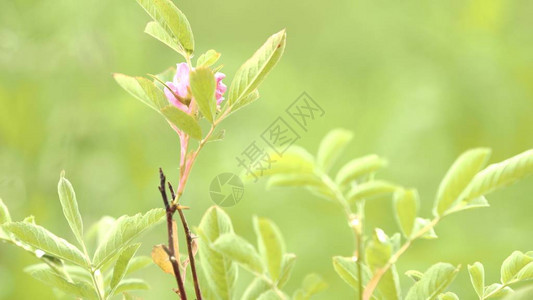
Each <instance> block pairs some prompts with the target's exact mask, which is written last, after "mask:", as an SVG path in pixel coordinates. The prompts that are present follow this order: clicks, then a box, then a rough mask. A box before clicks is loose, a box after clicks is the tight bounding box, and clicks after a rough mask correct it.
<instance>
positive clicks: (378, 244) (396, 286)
mask: <svg viewBox="0 0 533 300" xmlns="http://www.w3.org/2000/svg"><path fill="white" fill-rule="evenodd" d="M392 252H393V245H392V243H391V242H390V239H389V237H388V236H387V235H386V234H385V232H383V230H381V229H379V228H377V229H376V230H375V231H374V234H373V236H372V240H370V241H369V242H368V244H367V246H366V248H365V258H366V263H367V265H368V267H369V268H370V270H371V271H372V272H373V273H374V272H376V271H377V270H379V269H381V268H383V267H384V266H385V265H386V264H387V262H388V261H389V259H390V257H391V255H392ZM376 291H377V292H378V293H379V294H380V295H381V298H380V299H400V295H401V291H400V283H399V278H398V272H397V271H396V266H395V265H392V266H391V267H390V268H389V270H388V271H387V272H385V274H384V275H383V276H382V277H381V280H380V281H379V283H378V286H377V288H376Z"/></svg>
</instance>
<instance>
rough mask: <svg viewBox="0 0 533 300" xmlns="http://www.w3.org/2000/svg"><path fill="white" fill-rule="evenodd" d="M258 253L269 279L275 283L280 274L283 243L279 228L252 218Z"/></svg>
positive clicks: (264, 220)
mask: <svg viewBox="0 0 533 300" xmlns="http://www.w3.org/2000/svg"><path fill="white" fill-rule="evenodd" d="M253 223H254V230H255V234H256V235H257V245H258V248H259V253H260V254H261V257H262V258H263V261H264V263H265V265H266V266H267V270H268V273H269V274H270V278H271V279H272V280H273V281H277V280H278V278H279V276H280V273H281V265H282V260H283V254H284V253H285V243H284V242H283V237H282V235H281V232H280V230H279V228H278V227H277V226H276V224H274V223H273V222H272V221H270V220H268V219H266V218H259V217H255V216H254V218H253Z"/></svg>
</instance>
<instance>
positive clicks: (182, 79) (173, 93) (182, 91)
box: [164, 63, 227, 113]
mask: <svg viewBox="0 0 533 300" xmlns="http://www.w3.org/2000/svg"><path fill="white" fill-rule="evenodd" d="M193 70H194V69H193ZM189 71H190V70H189V66H188V65H187V63H179V64H177V66H176V75H174V78H173V80H172V81H168V82H167V83H166V85H167V86H168V87H169V88H170V90H169V89H168V88H166V87H165V89H164V92H165V96H166V97H167V99H168V101H169V102H170V103H171V104H172V105H174V106H176V107H177V108H179V109H181V110H183V111H184V112H187V113H190V111H191V108H190V106H189V104H190V103H191V101H194V98H193V97H192V95H191V86H190V81H189ZM225 77H226V75H225V74H223V73H220V72H217V73H216V74H215V79H216V82H217V87H216V92H215V97H216V101H217V106H219V105H220V103H221V102H222V100H224V97H223V95H224V93H225V92H226V90H227V86H226V85H225V84H224V83H222V79H224V78H225Z"/></svg>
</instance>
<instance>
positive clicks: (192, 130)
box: [161, 105, 202, 140]
mask: <svg viewBox="0 0 533 300" xmlns="http://www.w3.org/2000/svg"><path fill="white" fill-rule="evenodd" d="M161 113H162V114H163V115H164V116H165V117H166V118H167V120H168V121H169V122H170V123H172V124H174V125H175V126H176V127H178V128H179V129H181V130H183V131H184V132H185V133H187V134H189V135H190V136H191V137H193V138H195V139H197V140H199V139H201V138H202V129H201V128H200V125H198V122H196V120H195V119H194V118H193V117H192V116H190V115H189V114H187V113H186V112H184V111H182V110H180V109H179V108H177V107H175V106H172V105H167V106H165V107H164V108H163V109H161Z"/></svg>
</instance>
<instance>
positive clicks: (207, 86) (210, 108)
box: [190, 67, 217, 123]
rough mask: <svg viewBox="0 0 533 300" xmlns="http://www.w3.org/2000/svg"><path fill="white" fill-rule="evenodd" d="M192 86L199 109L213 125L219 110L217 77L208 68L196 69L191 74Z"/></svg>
mask: <svg viewBox="0 0 533 300" xmlns="http://www.w3.org/2000/svg"><path fill="white" fill-rule="evenodd" d="M190 85H191V92H192V95H193V96H194V99H195V100H196V103H197V104H198V109H199V110H200V112H201V113H202V115H204V117H205V118H206V119H207V120H209V122H211V123H213V121H214V116H215V113H216V110H217V105H216V100H215V90H216V87H217V83H216V81H215V75H214V74H213V72H212V71H211V70H210V69H209V68H207V67H200V68H196V69H195V70H193V71H191V73H190Z"/></svg>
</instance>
